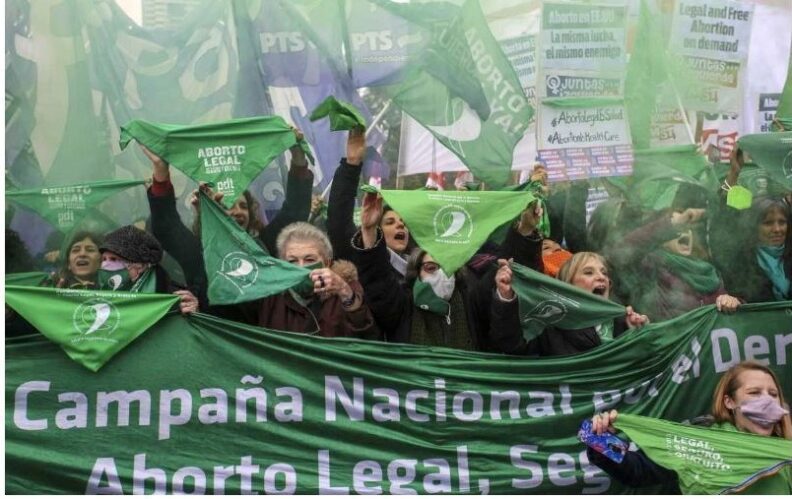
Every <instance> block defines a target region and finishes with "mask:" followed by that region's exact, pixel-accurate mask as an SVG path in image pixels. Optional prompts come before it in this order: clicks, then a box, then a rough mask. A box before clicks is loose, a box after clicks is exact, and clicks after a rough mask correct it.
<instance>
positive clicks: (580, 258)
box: [556, 251, 608, 284]
mask: <svg viewBox="0 0 792 499" xmlns="http://www.w3.org/2000/svg"><path fill="white" fill-rule="evenodd" d="M591 258H593V259H595V260H597V261H598V262H600V263H601V264H603V265H605V267H606V268H607V267H608V262H607V260H605V257H604V256H602V255H600V254H599V253H592V252H590V251H581V252H580V253H575V254H574V255H572V258H570V259H569V260H567V261H566V263H564V265H562V266H561V268H560V269H559V270H558V275H557V276H556V278H557V279H559V280H562V281H564V282H566V283H569V284H572V280H573V279H574V278H575V274H577V273H578V271H579V270H580V267H582V266H583V264H585V263H586V262H587V261H588V260H589V259H591Z"/></svg>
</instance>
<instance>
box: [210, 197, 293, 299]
mask: <svg viewBox="0 0 792 499" xmlns="http://www.w3.org/2000/svg"><path fill="white" fill-rule="evenodd" d="M198 199H199V203H200V209H201V243H202V244H203V251H204V262H205V266H206V276H207V279H208V281H209V290H208V297H209V302H210V303H211V304H212V305H229V304H233V303H244V302H248V301H252V300H257V299H259V298H265V297H267V296H271V295H275V294H278V293H281V292H283V291H285V290H286V289H288V288H290V287H292V286H294V285H295V284H296V283H298V282H300V281H301V280H302V279H304V278H305V277H307V274H308V271H307V270H306V269H305V268H303V267H298V266H296V265H292V264H290V263H288V262H285V261H283V260H281V259H279V258H275V257H272V256H269V255H268V254H266V252H265V251H264V249H262V248H261V246H259V245H258V244H257V243H256V241H255V240H254V239H253V238H252V237H251V236H250V234H248V233H247V232H245V230H244V229H242V228H241V227H240V226H239V224H237V223H236V222H235V221H234V220H233V219H231V218H230V217H229V216H228V215H226V214H225V213H224V212H223V210H222V209H221V208H220V206H219V205H218V204H217V203H215V202H214V201H212V200H210V199H209V198H208V197H207V196H206V194H204V193H202V192H201V193H199V196H198Z"/></svg>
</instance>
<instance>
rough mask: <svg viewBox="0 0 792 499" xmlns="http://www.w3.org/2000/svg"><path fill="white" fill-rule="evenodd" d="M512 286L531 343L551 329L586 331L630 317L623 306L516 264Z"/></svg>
mask: <svg viewBox="0 0 792 499" xmlns="http://www.w3.org/2000/svg"><path fill="white" fill-rule="evenodd" d="M511 267H512V271H513V273H512V286H513V288H514V292H515V293H517V298H518V300H519V307H520V324H521V325H522V329H523V337H524V338H525V339H526V341H530V340H532V339H534V338H536V337H537V336H539V335H540V334H542V332H543V331H544V330H545V328H546V327H548V326H556V327H559V328H561V329H583V328H587V327H593V326H598V325H600V324H602V323H603V322H606V321H612V320H613V319H615V318H617V317H624V316H625V314H626V313H627V312H626V310H625V308H624V306H622V305H619V304H618V303H616V302H613V301H610V300H606V299H605V298H601V297H599V296H597V295H595V294H593V293H589V292H588V291H584V290H582V289H580V288H578V287H575V286H572V285H571V284H567V283H565V282H563V281H560V280H558V279H554V278H552V277H549V276H546V275H544V274H542V273H540V272H537V271H535V270H531V269H529V268H528V267H525V266H523V265H520V264H519V263H513V264H512V265H511Z"/></svg>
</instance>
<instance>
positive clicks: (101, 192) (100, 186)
mask: <svg viewBox="0 0 792 499" xmlns="http://www.w3.org/2000/svg"><path fill="white" fill-rule="evenodd" d="M144 183H145V182H144V181H143V180H103V181H101V182H86V183H83V184H75V185H64V186H59V187H41V188H38V189H27V190H23V191H6V197H7V198H8V199H11V200H13V201H16V202H17V203H19V204H21V205H23V206H25V207H27V208H30V209H31V210H33V211H35V212H36V213H38V214H39V215H41V216H42V217H43V218H44V219H45V220H47V221H48V222H49V223H51V224H52V225H53V226H54V227H56V228H57V229H59V230H60V231H61V232H67V231H68V230H69V229H72V228H74V227H76V226H78V225H79V223H80V222H81V221H82V220H83V218H85V216H86V215H87V214H88V210H90V209H91V208H93V207H95V206H97V205H98V204H99V203H101V202H102V201H104V200H105V199H107V198H109V197H110V196H113V195H114V194H117V193H119V192H121V191H123V190H126V189H129V188H130V187H134V186H137V185H143V184H144Z"/></svg>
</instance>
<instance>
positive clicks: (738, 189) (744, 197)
mask: <svg viewBox="0 0 792 499" xmlns="http://www.w3.org/2000/svg"><path fill="white" fill-rule="evenodd" d="M752 202H753V193H752V192H751V191H750V190H748V189H746V188H745V187H743V186H741V185H733V186H731V188H729V192H728V194H726V205H727V206H731V207H732V208H734V209H735V210H747V209H748V208H750V207H751V203H752Z"/></svg>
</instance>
